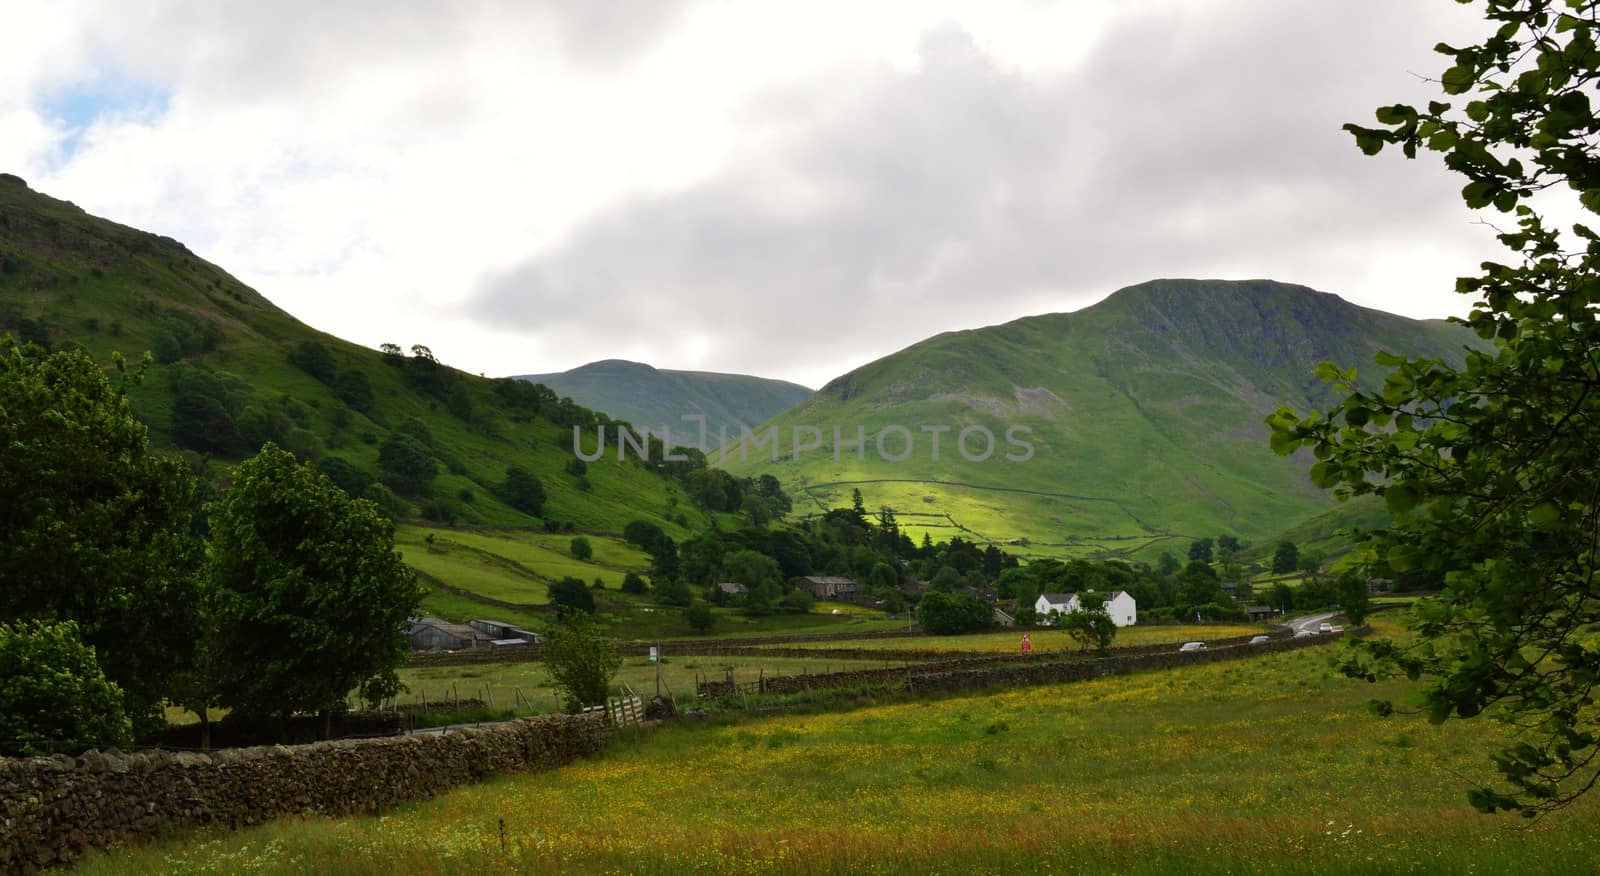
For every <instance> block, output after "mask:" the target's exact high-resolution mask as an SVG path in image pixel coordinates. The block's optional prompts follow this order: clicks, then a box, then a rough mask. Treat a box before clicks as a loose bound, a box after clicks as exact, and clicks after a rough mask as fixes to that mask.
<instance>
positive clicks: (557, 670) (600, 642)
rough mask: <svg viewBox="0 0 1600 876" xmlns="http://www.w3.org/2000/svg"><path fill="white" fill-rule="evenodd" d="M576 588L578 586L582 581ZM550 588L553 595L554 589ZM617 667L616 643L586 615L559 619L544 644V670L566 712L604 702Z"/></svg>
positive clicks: (574, 614) (619, 655) (619, 659)
mask: <svg viewBox="0 0 1600 876" xmlns="http://www.w3.org/2000/svg"><path fill="white" fill-rule="evenodd" d="M565 580H574V581H576V580H577V579H576V578H573V579H565ZM578 585H579V586H580V587H582V585H583V582H582V581H578ZM550 589H551V592H552V593H554V592H555V588H554V587H551V588H550ZM621 665H622V654H621V653H620V652H618V651H617V643H616V641H615V640H613V639H611V638H609V637H607V636H605V635H604V634H602V633H601V632H600V630H599V628H598V627H596V626H595V623H594V621H593V620H591V619H590V618H589V616H588V615H587V614H583V613H573V614H569V615H567V616H565V617H563V618H562V620H561V623H560V624H559V625H557V626H555V627H553V628H552V629H551V630H550V636H549V638H548V640H547V641H546V642H545V646H544V666H545V670H546V671H548V672H549V673H550V683H551V685H552V686H554V687H555V689H556V690H557V691H558V692H559V693H560V695H561V701H562V705H563V707H564V708H566V710H567V711H568V712H573V713H575V712H577V711H578V710H580V709H582V708H583V707H584V706H587V705H596V704H599V703H603V702H605V700H606V693H607V690H608V689H609V688H610V686H611V678H612V676H614V675H616V672H617V667H619V666H621Z"/></svg>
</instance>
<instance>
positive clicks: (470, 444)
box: [0, 176, 706, 535]
mask: <svg viewBox="0 0 1600 876" xmlns="http://www.w3.org/2000/svg"><path fill="white" fill-rule="evenodd" d="M4 332H9V333H11V334H14V335H17V336H20V337H22V338H24V339H29V340H35V341H39V342H43V343H46V344H49V345H53V346H56V347H61V346H68V345H76V346H80V347H82V348H83V349H85V350H87V351H88V352H89V353H91V354H92V355H94V356H95V357H96V358H97V359H100V360H101V361H105V362H108V363H109V361H110V358H111V355H112V353H113V352H121V353H123V354H125V355H126V356H127V357H128V358H129V359H130V360H132V361H135V362H136V361H138V359H139V357H141V356H142V355H143V354H144V352H145V351H147V350H152V351H155V353H156V356H157V360H158V362H157V364H156V365H154V367H152V368H151V369H150V371H149V373H148V374H147V375H146V376H145V379H144V382H143V384H142V385H141V386H139V387H137V388H136V389H134V390H133V392H132V394H131V397H132V400H133V403H134V408H135V412H136V413H137V414H138V415H139V416H140V418H141V419H143V420H144V421H145V422H147V423H148V424H149V425H150V426H151V428H152V431H153V433H154V437H155V440H156V443H157V444H158V445H163V446H166V447H168V448H178V447H183V448H188V455H189V456H190V457H191V458H192V459H193V460H195V462H196V464H197V465H202V466H205V467H206V468H208V470H209V471H210V472H211V473H212V474H213V475H216V474H218V473H220V472H221V471H222V470H223V468H224V467H225V466H226V465H227V464H229V463H231V462H233V461H235V460H237V459H240V458H242V457H243V456H245V455H248V454H249V453H250V452H252V451H253V449H254V448H256V447H259V446H260V440H262V439H271V440H275V441H277V442H278V443H279V444H282V445H284V446H286V447H288V448H289V449H291V450H293V451H295V452H296V453H297V454H299V455H300V456H301V457H302V458H310V459H314V460H316V461H317V462H318V464H319V466H322V467H324V468H325V469H326V470H330V471H339V472H341V473H342V474H343V476H344V480H346V481H349V482H350V483H348V484H342V485H345V486H346V488H347V489H350V490H351V491H352V492H361V491H363V490H365V489H366V488H367V487H368V486H369V482H371V481H374V480H377V479H379V477H380V475H381V474H382V473H381V471H380V467H379V462H378V460H379V453H380V449H381V448H382V447H383V446H384V444H385V443H386V442H388V441H390V440H391V439H396V440H398V438H397V436H405V438H406V439H407V440H408V441H410V442H413V444H414V445H416V446H417V447H419V448H420V451H419V452H420V454H421V455H422V456H424V457H425V458H428V459H432V460H433V465H434V466H435V467H436V468H437V472H438V473H437V475H436V476H435V477H433V478H432V479H431V481H428V482H427V483H425V484H422V485H419V486H417V487H415V488H404V487H402V488H399V489H398V490H397V492H398V493H399V494H400V495H399V498H398V500H397V501H396V502H395V503H394V504H395V505H396V508H395V513H398V514H399V515H400V516H402V517H408V516H414V515H416V514H419V513H423V512H426V513H428V514H429V515H430V516H434V517H443V518H445V519H450V518H455V519H459V520H461V521H465V522H475V523H492V524H510V525H538V524H542V523H544V522H546V521H557V522H561V523H570V524H572V525H574V526H576V527H578V528H582V529H596V530H608V531H619V530H620V529H621V528H622V527H623V526H624V525H625V524H626V523H627V522H628V521H629V520H631V519H635V518H643V519H649V520H652V521H654V522H656V523H658V524H659V525H661V526H663V527H664V528H665V529H666V530H667V531H668V532H669V533H672V534H674V535H678V534H681V533H683V532H686V531H688V529H689V528H699V527H700V526H702V525H703V524H704V523H705V520H706V518H705V516H704V515H702V514H701V513H700V512H698V511H697V510H696V509H695V508H694V507H692V503H690V502H688V501H687V500H684V498H683V497H682V495H681V493H680V491H679V490H678V489H677V488H676V487H675V486H674V485H672V484H671V483H670V482H668V481H667V480H666V479H664V478H662V477H659V476H658V475H656V474H655V473H653V472H650V471H648V470H646V469H645V468H643V467H642V466H640V465H638V464H637V463H633V462H629V463H626V464H622V463H618V462H617V461H616V460H615V458H614V457H613V458H611V459H608V460H604V461H601V462H596V463H593V464H591V465H589V467H588V470H587V472H585V473H583V474H582V475H581V476H580V475H578V474H574V473H570V472H569V471H568V470H567V466H568V465H569V463H570V462H571V459H572V457H571V454H570V447H571V424H574V423H584V424H590V423H594V422H596V416H595V415H594V414H593V413H591V412H589V411H587V410H583V409H581V408H578V407H576V406H574V405H572V404H571V403H570V402H565V403H563V402H561V401H560V400H559V399H557V398H555V397H554V396H552V395H549V394H548V393H545V394H543V395H542V396H541V395H540V394H539V393H536V392H534V387H532V386H531V385H528V384H522V383H519V382H516V381H511V380H505V381H489V380H484V379H482V378H479V377H475V376H473V375H469V374H465V373H462V372H459V371H456V370H454V369H451V368H448V367H446V366H443V365H439V364H437V363H433V362H432V361H431V360H430V358H429V357H428V356H427V355H421V356H418V355H405V354H403V353H400V352H399V351H398V350H396V351H393V352H392V353H391V354H390V355H384V354H382V353H379V352H378V351H374V350H369V349H366V348H363V347H360V346H357V345H355V344H350V343H347V342H345V341H342V340H340V339H338V338H335V337H333V336H331V335H327V334H324V333H322V332H319V331H316V330H315V329H313V328H311V327H309V326H307V325H305V324H303V323H301V322H299V321H298V320H296V319H295V318H294V317H292V316H290V315H289V314H287V313H285V312H284V311H282V310H280V309H279V308H277V307H275V306H274V305H273V304H272V303H271V302H270V301H268V300H267V299H266V298H265V297H263V296H262V295H261V294H259V293H257V292H256V291H254V290H252V289H250V288H248V287H246V286H245V285H244V284H242V283H240V282H239V281H238V280H236V279H235V278H233V277H231V276H229V275H228V274H227V272H226V271H224V270H222V269H221V268H218V267H217V266H215V265H212V264H209V263H207V262H205V261H204V260H202V259H200V258H198V257H196V256H195V255H194V254H193V253H191V252H190V251H189V250H188V249H186V248H185V247H184V246H183V245H182V244H181V243H178V242H177V241H174V240H171V239H169V238H164V237H158V236H156V235H153V234H148V233H145V232H142V231H138V230H135V229H132V228H128V227H125V226H122V225H118V224H116V223H113V222H109V221H106V220H104V219H99V218H96V217H94V216H90V215H88V214H86V213H84V212H83V211H82V210H80V209H79V208H77V207H76V206H74V205H73V204H71V203H68V202H65V201H58V200H55V199H53V198H50V197H47V196H45V195H42V194H39V193H37V192H34V191H32V190H30V189H29V188H28V187H27V186H26V185H25V184H24V183H23V182H22V181H21V180H19V179H17V178H16V177H13V176H0V333H4ZM410 340H411V341H420V342H425V341H426V340H427V339H426V338H417V339H410ZM423 352H425V351H423ZM314 375H315V376H314ZM513 465H516V466H522V467H525V468H526V469H527V470H529V471H530V472H532V473H533V474H534V475H536V476H537V477H538V478H539V479H540V480H541V481H542V482H543V487H544V490H545V492H546V494H547V496H548V499H547V501H546V503H545V506H544V508H543V511H542V513H541V514H539V515H537V516H534V515H530V514H526V513H524V512H523V511H519V510H517V509H516V508H513V507H512V506H511V505H509V504H507V502H506V501H504V500H503V499H502V497H501V487H502V485H503V484H504V482H505V480H506V474H507V469H508V467H510V466H513Z"/></svg>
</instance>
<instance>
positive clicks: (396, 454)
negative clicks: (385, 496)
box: [378, 434, 439, 495]
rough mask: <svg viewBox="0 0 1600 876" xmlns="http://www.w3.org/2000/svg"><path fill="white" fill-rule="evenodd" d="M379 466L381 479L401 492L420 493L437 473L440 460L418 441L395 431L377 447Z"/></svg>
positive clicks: (425, 490) (425, 489) (426, 488)
mask: <svg viewBox="0 0 1600 876" xmlns="http://www.w3.org/2000/svg"><path fill="white" fill-rule="evenodd" d="M378 468H379V469H380V470H382V472H383V482H384V483H386V484H388V485H389V486H391V487H393V488H394V489H395V490H397V491H398V492H401V493H410V494H412V495H420V494H423V493H426V492H427V491H428V485H429V484H431V483H433V479H434V478H435V477H437V476H438V474H439V463H438V461H437V460H435V459H434V458H433V454H432V452H430V451H429V450H428V448H427V446H425V445H424V444H423V443H422V442H421V441H418V440H417V439H415V438H412V437H411V436H409V435H400V434H394V435H390V436H389V438H388V440H386V441H384V442H383V444H382V445H381V446H379V448H378Z"/></svg>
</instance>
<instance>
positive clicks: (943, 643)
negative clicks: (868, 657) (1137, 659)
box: [772, 624, 1267, 654]
mask: <svg viewBox="0 0 1600 876" xmlns="http://www.w3.org/2000/svg"><path fill="white" fill-rule="evenodd" d="M1266 631H1267V628H1266V626H1265V625H1262V624H1196V625H1192V626H1185V625H1173V626H1151V627H1139V626H1135V627H1127V628H1124V629H1120V630H1117V640H1116V642H1114V643H1113V647H1127V646H1130V645H1161V644H1166V643H1168V642H1197V641H1198V642H1204V641H1206V640H1208V639H1224V638H1229V637H1232V636H1253V635H1256V634H1257V633H1264V632H1266ZM1029 636H1030V637H1031V638H1032V640H1033V650H1035V651H1050V650H1065V651H1076V650H1078V647H1079V646H1078V643H1077V642H1075V641H1073V639H1072V637H1071V636H1069V635H1067V634H1066V633H1065V632H1063V631H1061V630H1052V629H1043V630H1032V631H1031V632H1030V633H1029ZM1021 640H1022V634H1021V633H1020V632H1017V631H1014V630H1013V631H1008V632H1004V633H977V634H975V635H970V636H908V637H906V638H903V639H861V640H851V641H843V642H803V643H799V644H790V645H774V646H772V647H775V648H807V649H825V648H860V649H863V650H871V651H949V652H951V653H973V652H981V653H985V654H1004V653H1010V652H1015V651H1017V650H1018V648H1019V646H1020V644H1021Z"/></svg>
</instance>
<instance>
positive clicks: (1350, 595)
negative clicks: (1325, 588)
mask: <svg viewBox="0 0 1600 876" xmlns="http://www.w3.org/2000/svg"><path fill="white" fill-rule="evenodd" d="M1334 594H1335V596H1336V598H1337V599H1338V601H1339V610H1340V611H1341V612H1344V618H1345V620H1347V621H1349V622H1350V623H1351V624H1352V625H1353V626H1358V627H1359V626H1361V625H1362V624H1364V623H1366V622H1367V613H1368V612H1370V611H1371V610H1372V594H1371V591H1370V590H1368V589H1367V579H1366V577H1365V576H1362V575H1358V574H1356V573H1355V572H1346V573H1344V574H1343V575H1340V576H1339V583H1338V584H1337V585H1335V587H1334Z"/></svg>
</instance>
